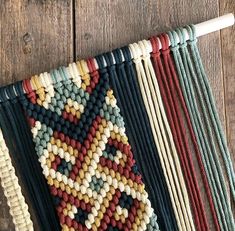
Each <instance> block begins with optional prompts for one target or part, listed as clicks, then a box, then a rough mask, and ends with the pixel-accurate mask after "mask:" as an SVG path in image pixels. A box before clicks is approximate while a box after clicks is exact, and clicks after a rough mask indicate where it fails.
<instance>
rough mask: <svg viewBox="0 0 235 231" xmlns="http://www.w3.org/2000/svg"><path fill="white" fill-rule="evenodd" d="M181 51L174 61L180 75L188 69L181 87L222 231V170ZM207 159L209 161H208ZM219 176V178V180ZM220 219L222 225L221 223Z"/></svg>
mask: <svg viewBox="0 0 235 231" xmlns="http://www.w3.org/2000/svg"><path fill="white" fill-rule="evenodd" d="M173 35H174V33H173ZM181 37H182V36H181ZM184 47H185V46H184ZM181 50H182V54H181V55H180V54H179V55H178V57H177V59H176V58H175V60H176V61H177V60H179V61H180V66H181V69H182V74H184V75H186V73H185V71H184V68H185V67H188V66H189V67H188V69H189V70H190V74H189V73H188V72H189V70H188V69H186V68H185V70H186V71H187V76H185V77H184V80H181V85H183V81H185V84H184V85H185V86H186V90H187V93H188V95H189V94H191V97H185V98H186V99H187V98H188V99H189V100H190V102H188V104H189V105H193V107H192V106H191V107H190V106H188V108H189V109H190V108H191V109H190V110H191V112H190V113H191V115H190V116H191V118H193V120H192V121H194V130H195V129H197V134H199V135H197V136H199V137H198V138H197V139H198V143H199V145H200V146H201V149H202V153H203V158H204V159H205V160H204V165H205V166H206V170H207V175H208V179H209V182H210V186H211V190H212V193H213V199H214V203H215V208H216V210H217V215H218V219H219V222H220V226H221V229H223V226H224V229H225V230H226V227H227V224H226V220H227V219H226V218H225V215H224V211H225V212H226V210H227V209H228V206H229V205H225V204H224V202H223V201H224V199H225V198H226V195H227V193H226V187H225V185H224V183H223V182H224V179H223V175H222V170H221V167H220V164H219V160H217V165H215V161H214V157H213V156H214V155H212V151H213V153H216V147H215V144H214V141H213V137H212V133H209V137H208V138H209V139H210V140H211V144H212V151H211V148H210V145H209V144H208V138H207V137H205V135H206V132H205V130H204V128H203V124H202V121H201V117H200V113H199V110H198V108H197V103H196V101H195V99H196V97H195V93H194V86H193V85H192V82H194V85H195V87H196V91H197V94H198V96H199V102H200V104H201V105H202V108H204V109H205V106H204V99H203V96H202V95H201V93H200V87H199V85H198V80H197V77H196V75H195V72H194V68H193V64H192V61H191V58H190V55H189V53H188V50H187V49H186V48H183V47H181ZM174 52H176V51H173V53H174ZM180 56H182V57H183V58H184V59H183V60H184V64H185V67H183V64H182V60H181V58H180ZM187 62H188V64H187ZM176 65H179V64H178V63H177V62H176ZM178 68H180V67H178ZM179 76H180V75H179ZM181 78H182V77H181ZM189 87H190V88H189ZM182 89H183V90H184V89H185V87H183V86H182ZM184 91H185V90H184ZM192 110H193V111H192ZM203 115H204V117H205V118H206V116H207V115H206V112H205V113H204V114H203ZM206 123H207V124H209V120H208V119H207V120H206ZM206 129H207V128H206ZM201 130H202V131H201ZM209 130H210V127H209ZM199 139H200V140H199ZM208 157H209V160H208ZM211 165H212V166H211ZM218 173H219V175H218ZM219 176H220V180H219ZM221 181H222V182H221ZM215 182H217V186H216V183H215ZM216 187H217V189H216ZM221 187H222V188H221ZM224 196H225V197H224ZM219 197H220V198H221V199H222V204H223V208H222V207H221V206H222V205H221V201H220V199H219ZM226 201H228V200H226ZM218 208H219V211H220V212H219V211H218ZM212 209H213V208H212ZM221 217H222V222H223V224H222V223H221ZM214 220H215V219H214ZM215 222H216V221H215Z"/></svg>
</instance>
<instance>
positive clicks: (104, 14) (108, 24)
mask: <svg viewBox="0 0 235 231" xmlns="http://www.w3.org/2000/svg"><path fill="white" fill-rule="evenodd" d="M75 8H76V12H75V26H76V33H75V37H76V40H75V46H76V58H77V59H81V58H87V57H89V56H94V55H97V54H99V53H103V52H105V51H109V50H111V49H114V48H117V47H120V46H123V45H127V44H129V43H132V42H136V41H138V40H140V39H144V38H148V37H149V36H150V35H153V34H158V33H160V32H163V31H167V30H169V29H170V28H175V27H177V26H183V25H185V24H189V23H198V22H202V21H204V20H207V19H210V18H214V17H217V16H218V15H219V4H218V0H207V1H203V0H198V1H191V0H179V1H171V0H158V1H156V0H151V1H150V0H149V1H144V0H140V1H137V0H116V1H112V0H109V1H96V0H90V1H89V3H88V2H87V1H86V0H75ZM198 45H199V49H200V51H201V56H202V59H203V63H204V66H205V69H206V72H207V74H208V77H209V79H210V83H211V85H212V88H213V92H214V95H215V99H216V103H217V108H218V110H219V115H220V118H221V120H222V124H223V127H224V125H225V113H224V111H225V110H224V100H223V99H224V90H223V76H222V65H221V50H220V33H219V32H215V33H213V34H209V35H206V36H204V37H201V38H200V39H199V41H198ZM195 165H197V164H196V160H195ZM197 172H198V177H199V179H200V174H199V168H198V167H197ZM200 188H201V190H202V194H203V195H202V196H203V199H204V202H205V204H206V206H205V207H206V208H207V211H208V214H207V215H208V217H209V219H210V220H211V217H210V214H209V205H208V201H207V200H206V199H205V198H206V196H205V192H204V189H203V184H202V180H200ZM210 223H211V230H213V226H212V222H210Z"/></svg>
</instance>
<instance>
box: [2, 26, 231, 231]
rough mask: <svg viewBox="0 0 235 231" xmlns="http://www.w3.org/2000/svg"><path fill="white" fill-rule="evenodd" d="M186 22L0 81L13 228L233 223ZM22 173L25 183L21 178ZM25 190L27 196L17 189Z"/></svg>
mask: <svg viewBox="0 0 235 231" xmlns="http://www.w3.org/2000/svg"><path fill="white" fill-rule="evenodd" d="M196 43H197V39H196V29H195V26H193V25H190V26H186V27H184V28H178V29H176V30H173V31H170V32H168V33H163V34H161V35H159V36H154V37H151V38H150V39H149V40H143V41H139V42H138V43H134V44H130V45H128V46H125V47H122V48H120V49H116V50H114V51H112V52H108V53H105V54H102V55H98V56H96V57H94V58H89V59H87V60H81V61H78V62H76V63H71V64H69V66H68V67H60V68H58V69H56V70H52V71H51V72H50V73H46V72H45V73H41V74H40V75H35V76H32V77H31V78H30V79H25V80H23V81H19V82H16V83H14V84H11V85H8V86H5V87H1V88H0V129H1V130H0V177H1V183H2V186H3V189H4V193H5V195H6V198H7V200H8V205H9V208H10V213H11V215H12V218H13V222H14V224H15V228H16V230H19V231H27V230H34V225H33V221H32V219H31V215H30V209H32V210H34V211H35V214H36V218H37V222H38V224H39V226H40V230H42V231H51V230H53V231H56V230H64V231H75V230H79V231H88V230H94V231H98V230H99V231H103V230H110V231H111V230H112V231H114V230H115V231H118V230H124V231H128V230H138V231H141V230H149V231H150V230H151V231H152V230H162V231H163V230H167V231H168V230H179V231H186V230H187V231H190V230H192V231H205V230H209V222H208V218H207V216H206V213H205V205H204V204H203V201H202V195H201V191H200V188H199V184H198V176H197V175H196V173H195V169H194V168H195V167H194V165H193V158H194V157H196V159H197V163H198V165H199V167H200V174H201V177H202V179H203V185H204V188H205V192H206V196H207V200H208V202H209V206H210V213H211V215H212V218H213V226H214V228H215V230H216V231H219V230H226V231H232V230H235V224H234V214H233V213H232V208H231V204H230V202H229V197H228V193H229V192H228V189H227V188H226V185H225V179H224V178H225V176H224V174H223V171H222V168H221V164H220V159H219V157H220V156H222V158H223V161H224V163H225V166H226V174H227V176H228V179H229V190H230V191H231V197H232V200H233V201H234V199H235V175H234V170H233V165H232V161H231V157H230V153H229V150H228V147H227V144H226V140H225V137H224V134H223V131H222V128H221V124H220V121H219V117H218V113H217V111H216V108H215V102H214V98H213V96H212V92H211V88H210V84H209V82H208V79H207V76H206V73H205V70H204V68H203V65H202V61H201V58H200V54H199V51H198V48H197V44H196ZM18 177H20V179H21V182H22V184H23V185H20V184H19V182H18ZM21 186H24V188H25V189H26V190H27V192H28V195H27V198H26V197H24V195H23V194H22V191H21Z"/></svg>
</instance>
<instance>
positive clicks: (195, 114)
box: [168, 31, 224, 230]
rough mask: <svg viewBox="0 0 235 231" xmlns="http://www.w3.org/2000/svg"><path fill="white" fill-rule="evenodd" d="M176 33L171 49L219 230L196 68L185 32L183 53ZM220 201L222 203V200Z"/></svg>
mask: <svg viewBox="0 0 235 231" xmlns="http://www.w3.org/2000/svg"><path fill="white" fill-rule="evenodd" d="M175 33H176V32H169V33H168V35H169V37H170V40H171V42H172V48H171V50H172V52H173V55H174V61H175V64H176V68H177V70H178V76H179V81H180V84H181V89H182V92H183V94H184V98H185V102H186V104H187V108H188V110H189V114H190V117H191V121H192V125H193V128H194V131H195V135H196V137H197V141H198V145H199V148H200V150H201V155H202V161H203V163H204V166H205V170H206V172H207V177H208V180H209V184H210V187H211V192H212V195H213V199H214V203H215V204H213V202H212V201H211V196H210V192H209V191H208V187H206V186H205V188H206V189H207V191H206V192H207V195H208V199H209V204H210V208H211V212H212V216H213V219H214V224H215V228H216V229H217V230H220V227H219V225H218V220H219V223H220V225H221V218H220V214H218V219H217V217H216V214H215V211H214V210H215V208H216V210H218V204H217V199H218V195H220V193H221V191H218V192H216V190H215V189H214V187H216V186H215V180H214V178H213V174H212V170H211V165H210V159H211V160H212V161H213V157H212V153H211V150H210V146H209V144H208V141H207V137H205V134H206V133H205V131H204V129H203V125H202V121H201V117H200V113H199V111H198V106H197V103H196V96H195V93H194V87H193V85H192V81H191V75H192V77H194V78H196V77H195V73H194V69H193V66H192V63H191V60H190V55H189V53H188V50H187V48H186V45H185V39H184V38H183V37H182V35H183V34H179V31H178V34H179V37H180V38H182V39H183V41H181V45H180V48H181V51H182V54H180V53H179V46H177V45H174V43H175V40H174V39H173V37H174V34H175ZM181 55H182V58H181ZM182 59H183V61H182ZM212 166H213V165H212ZM201 171H202V169H201ZM214 171H217V170H216V167H214ZM203 179H204V184H207V183H206V179H205V178H204V177H203ZM220 190H221V189H220ZM218 203H220V201H219V202H218ZM220 204H221V203H220ZM220 206H221V205H220ZM214 207H215V208H214ZM221 212H222V214H223V213H224V212H223V211H221ZM223 217H224V216H223ZM221 226H222V225H221Z"/></svg>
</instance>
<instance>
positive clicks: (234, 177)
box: [190, 25, 235, 201]
mask: <svg viewBox="0 0 235 231" xmlns="http://www.w3.org/2000/svg"><path fill="white" fill-rule="evenodd" d="M190 29H191V30H192V36H193V37H195V28H194V26H193V25H191V26H190ZM191 49H192V58H193V60H194V62H195V66H196V71H197V73H198V76H199V81H200V85H201V88H202V89H203V91H202V92H203V93H204V97H205V99H206V103H207V107H208V110H209V113H210V116H211V120H212V124H213V127H214V130H215V135H216V138H217V142H218V145H219V148H220V151H221V153H222V157H223V159H224V163H225V167H226V172H227V175H228V179H229V183H230V189H231V192H232V197H233V201H235V173H234V169H233V163H232V160H231V157H230V152H229V150H228V146H227V142H226V140H225V136H224V133H223V130H222V126H221V123H220V119H219V115H218V112H217V110H216V106H215V100H214V97H213V94H212V90H211V87H210V84H209V82H208V78H207V76H206V73H205V70H204V67H203V64H202V60H201V57H200V54H199V50H198V48H197V46H196V45H195V43H192V45H191Z"/></svg>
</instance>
